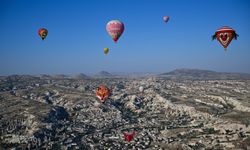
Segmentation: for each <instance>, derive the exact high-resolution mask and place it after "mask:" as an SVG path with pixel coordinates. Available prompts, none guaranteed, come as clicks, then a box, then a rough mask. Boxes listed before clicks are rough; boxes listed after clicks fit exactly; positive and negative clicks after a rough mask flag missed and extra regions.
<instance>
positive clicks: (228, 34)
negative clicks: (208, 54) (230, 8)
mask: <svg viewBox="0 0 250 150" xmlns="http://www.w3.org/2000/svg"><path fill="white" fill-rule="evenodd" d="M238 36H239V35H238V34H236V32H235V30H234V29H232V28H230V27H228V26H223V27H221V28H220V29H218V30H216V32H215V34H214V35H213V37H212V38H213V40H214V39H217V40H218V41H219V42H220V44H221V45H222V46H223V47H224V48H225V49H226V48H227V47H228V45H229V44H230V43H231V41H232V40H233V39H236V40H237V37H238Z"/></svg>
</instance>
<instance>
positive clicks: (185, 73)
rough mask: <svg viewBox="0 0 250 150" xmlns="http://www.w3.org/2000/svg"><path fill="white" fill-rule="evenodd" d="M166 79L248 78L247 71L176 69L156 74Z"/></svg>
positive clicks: (249, 77)
mask: <svg viewBox="0 0 250 150" xmlns="http://www.w3.org/2000/svg"><path fill="white" fill-rule="evenodd" d="M158 77H163V78H167V79H194V80H250V74H247V73H228V72H216V71H210V70H201V69H176V70H173V71H170V72H167V73H163V74H160V75H158Z"/></svg>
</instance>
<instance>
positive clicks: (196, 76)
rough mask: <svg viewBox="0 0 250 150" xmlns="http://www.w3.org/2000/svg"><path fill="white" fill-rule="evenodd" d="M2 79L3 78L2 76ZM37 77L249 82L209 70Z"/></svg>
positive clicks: (236, 75)
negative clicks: (154, 78) (155, 78)
mask: <svg viewBox="0 0 250 150" xmlns="http://www.w3.org/2000/svg"><path fill="white" fill-rule="evenodd" d="M3 77H4V76H3ZM20 77H22V79H23V78H31V77H35V76H31V75H10V76H8V78H10V79H16V78H20ZM38 77H40V78H41V79H51V78H53V79H80V80H81V79H83V80H84V79H91V78H141V77H143V78H144V77H146V78H147V77H158V78H164V79H169V80H178V79H181V80H250V74H248V73H229V72H216V71H211V70H202V69H186V68H185V69H175V70H173V71H170V72H167V73H162V74H155V73H114V74H112V73H109V72H107V71H100V72H98V73H97V74H95V75H91V76H87V75H85V74H83V73H80V74H77V75H64V74H56V75H46V74H41V75H39V76H38Z"/></svg>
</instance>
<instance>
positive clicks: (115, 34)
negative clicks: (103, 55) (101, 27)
mask: <svg viewBox="0 0 250 150" xmlns="http://www.w3.org/2000/svg"><path fill="white" fill-rule="evenodd" d="M106 30H107V32H108V34H109V35H110V36H111V37H112V39H113V40H114V42H117V41H118V39H119V38H120V36H121V35H122V33H123V31H124V24H123V23H122V22H121V21H119V20H111V21H109V22H108V23H107V25H106Z"/></svg>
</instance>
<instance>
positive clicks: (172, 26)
mask: <svg viewBox="0 0 250 150" xmlns="http://www.w3.org/2000/svg"><path fill="white" fill-rule="evenodd" d="M0 13H1V15H0V20H1V22H0V31H1V33H2V35H1V36H0V41H1V44H0V75H12V74H30V75H38V74H78V73H84V74H86V75H89V74H95V73H97V72H100V71H102V70H104V71H107V72H110V73H114V72H119V73H147V72H149V73H165V72H169V71H172V70H175V69H179V68H191V69H203V70H212V71H217V72H237V73H250V67H249V66H250V59H249V56H250V38H249V35H250V1H247V0H241V1H237V0H211V1H198V0H189V1H186V0H177V1H174V0H158V1H154V0H138V1H133V0H128V1H114V0H108V1H98V0H93V1H49V0H45V1H39V0H38V1H31V0H27V1H16V0H14V1H7V0H3V1H1V2H0ZM165 15H167V16H169V17H170V19H169V21H168V23H165V22H164V21H163V19H162V17H163V16H165ZM113 19H118V20H120V21H122V22H123V23H124V25H125V31H124V33H123V35H122V36H121V38H120V39H119V40H118V42H117V43H114V42H113V41H112V39H111V38H110V36H109V35H108V34H107V32H106V29H105V28H106V23H107V22H108V21H110V20H113ZM224 25H227V26H230V27H232V28H233V29H235V30H236V32H237V33H238V34H239V38H238V40H233V41H232V42H231V44H230V45H229V46H228V48H227V51H226V52H225V51H224V48H223V47H222V46H221V45H220V44H219V42H218V41H217V40H214V41H212V38H211V36H212V35H213V34H214V32H215V31H216V30H217V29H218V28H220V27H222V26H224ZM41 27H45V28H47V29H48V31H49V33H48V36H47V38H46V39H45V40H44V41H42V40H41V38H40V37H39V36H38V34H37V30H38V29H39V28H41ZM105 47H108V48H109V49H110V51H109V53H108V55H104V54H103V48H105Z"/></svg>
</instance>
